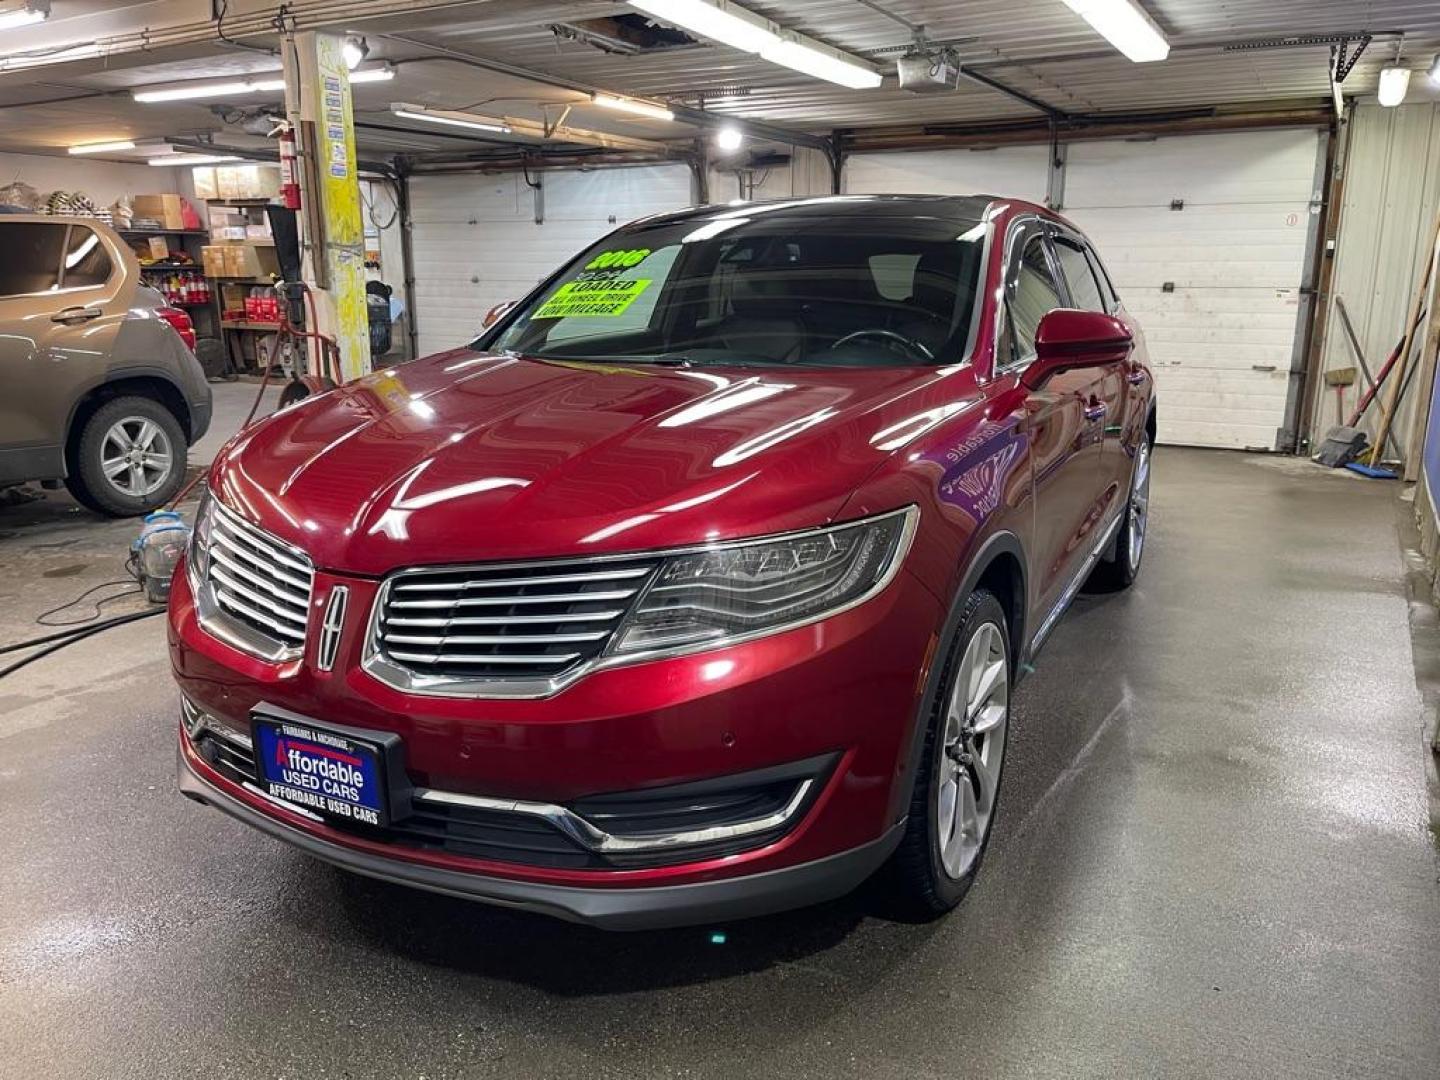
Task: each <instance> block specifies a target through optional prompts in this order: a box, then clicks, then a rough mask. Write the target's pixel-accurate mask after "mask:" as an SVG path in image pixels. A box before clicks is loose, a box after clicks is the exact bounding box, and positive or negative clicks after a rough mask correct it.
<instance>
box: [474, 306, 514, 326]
mask: <svg viewBox="0 0 1440 1080" xmlns="http://www.w3.org/2000/svg"><path fill="white" fill-rule="evenodd" d="M515 304H516V301H514V300H506V301H505V302H504V303H500V304H496V305H495V306H494V307H492V308H491V309H490V310H489V311H487V312H486V313H485V321H484V322H482V323H481V324H480V329H481V330H489V329H490V327H492V326H494V325H495V323H496V321H497V320H499V318H500V317H501V316H502V315H504V314H505V313H506V312H507V311H509V310H510V309H511V308H512V307H514V306H515Z"/></svg>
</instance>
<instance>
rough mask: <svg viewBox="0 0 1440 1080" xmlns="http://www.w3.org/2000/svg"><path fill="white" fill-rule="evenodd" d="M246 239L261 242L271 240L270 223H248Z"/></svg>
mask: <svg viewBox="0 0 1440 1080" xmlns="http://www.w3.org/2000/svg"><path fill="white" fill-rule="evenodd" d="M245 239H246V240H258V241H260V242H261V243H269V242H270V240H271V236H270V226H269V225H246V226H245Z"/></svg>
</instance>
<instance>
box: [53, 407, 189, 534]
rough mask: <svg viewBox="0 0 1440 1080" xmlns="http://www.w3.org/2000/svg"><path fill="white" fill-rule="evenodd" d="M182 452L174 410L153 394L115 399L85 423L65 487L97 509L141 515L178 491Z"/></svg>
mask: <svg viewBox="0 0 1440 1080" xmlns="http://www.w3.org/2000/svg"><path fill="white" fill-rule="evenodd" d="M185 454H186V443H185V432H184V431H182V430H181V428H180V421H178V420H177V419H175V414H174V413H172V412H171V411H170V410H169V409H167V408H166V407H165V406H164V405H162V404H160V402H158V401H156V400H155V399H153V398H147V397H119V398H116V399H115V400H114V401H107V402H106V403H105V404H104V405H102V406H100V408H98V409H96V410H95V412H94V413H92V414H91V416H90V418H89V419H88V420H86V421H85V426H84V427H83V428H81V430H80V434H79V438H78V439H77V441H76V442H75V444H74V448H73V453H72V458H71V461H72V467H71V469H70V475H69V476H68V477H67V478H66V480H65V486H66V487H67V488H69V489H70V494H71V495H73V496H74V497H75V501H76V502H78V503H80V504H81V505H82V506H86V507H88V508H89V509H91V510H94V511H96V512H97V513H101V514H107V515H109V516H110V517H135V516H137V515H139V514H147V513H149V512H150V511H151V510H155V509H158V508H159V507H161V506H164V505H165V504H166V503H167V502H169V501H170V499H171V498H173V497H174V495H175V493H176V492H177V491H179V490H180V485H181V484H183V483H184V482H185Z"/></svg>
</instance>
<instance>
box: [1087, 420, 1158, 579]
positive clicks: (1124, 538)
mask: <svg viewBox="0 0 1440 1080" xmlns="http://www.w3.org/2000/svg"><path fill="white" fill-rule="evenodd" d="M1150 450H1151V446H1150V439H1149V437H1148V436H1147V437H1146V438H1144V439H1141V440H1140V444H1139V445H1138V446H1137V447H1136V448H1135V467H1134V468H1133V469H1132V470H1131V472H1130V494H1129V497H1128V498H1127V500H1126V502H1125V518H1124V520H1123V521H1121V523H1120V529H1119V531H1118V532H1117V533H1116V534H1115V555H1114V557H1113V558H1112V559H1109V560H1107V561H1105V562H1102V563H1100V564H1099V565H1098V566H1096V567H1095V572H1094V577H1095V579H1096V581H1097V582H1098V583H1099V584H1100V585H1102V586H1104V587H1105V588H1106V589H1110V590H1116V589H1128V588H1129V587H1130V586H1131V585H1133V584H1134V583H1135V579H1136V578H1137V577H1139V576H1140V557H1141V556H1142V555H1143V554H1144V553H1145V533H1146V530H1147V529H1148V528H1149V525H1150Z"/></svg>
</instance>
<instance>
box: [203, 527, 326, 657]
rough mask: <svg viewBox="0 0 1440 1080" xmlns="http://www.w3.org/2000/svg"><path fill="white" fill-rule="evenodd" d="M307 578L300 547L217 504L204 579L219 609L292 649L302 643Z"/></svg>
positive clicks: (305, 558)
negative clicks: (278, 538) (284, 540)
mask: <svg viewBox="0 0 1440 1080" xmlns="http://www.w3.org/2000/svg"><path fill="white" fill-rule="evenodd" d="M313 582H314V568H313V567H312V565H311V563H310V559H309V556H307V555H306V554H305V553H304V552H302V551H300V550H298V549H297V548H293V547H290V546H289V545H288V544H285V543H283V542H282V541H279V540H276V539H275V538H274V537H272V536H270V535H269V534H267V533H265V532H262V531H261V530H260V529H257V528H256V527H255V526H254V525H251V524H250V523H249V522H246V521H242V520H241V519H240V518H238V517H236V516H235V515H234V514H233V513H231V512H229V511H226V510H222V509H220V508H218V507H217V509H216V513H215V515H214V521H213V522H212V525H211V531H210V561H209V567H208V571H207V574H206V583H207V584H208V585H209V586H210V589H211V591H212V592H213V593H214V596H215V603H216V604H217V605H218V606H219V607H220V609H221V610H222V611H224V612H225V614H227V615H229V616H230V617H231V618H232V619H235V620H236V621H238V622H241V623H244V624H245V625H246V626H248V627H250V628H251V629H252V630H255V631H257V632H258V633H260V634H262V635H264V636H265V637H267V638H270V639H272V640H274V641H277V642H279V643H281V644H282V645H285V646H288V647H290V648H296V649H298V648H299V647H300V646H302V645H303V644H304V642H305V623H306V619H307V618H308V617H309V613H310V589H311V585H312V584H313Z"/></svg>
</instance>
